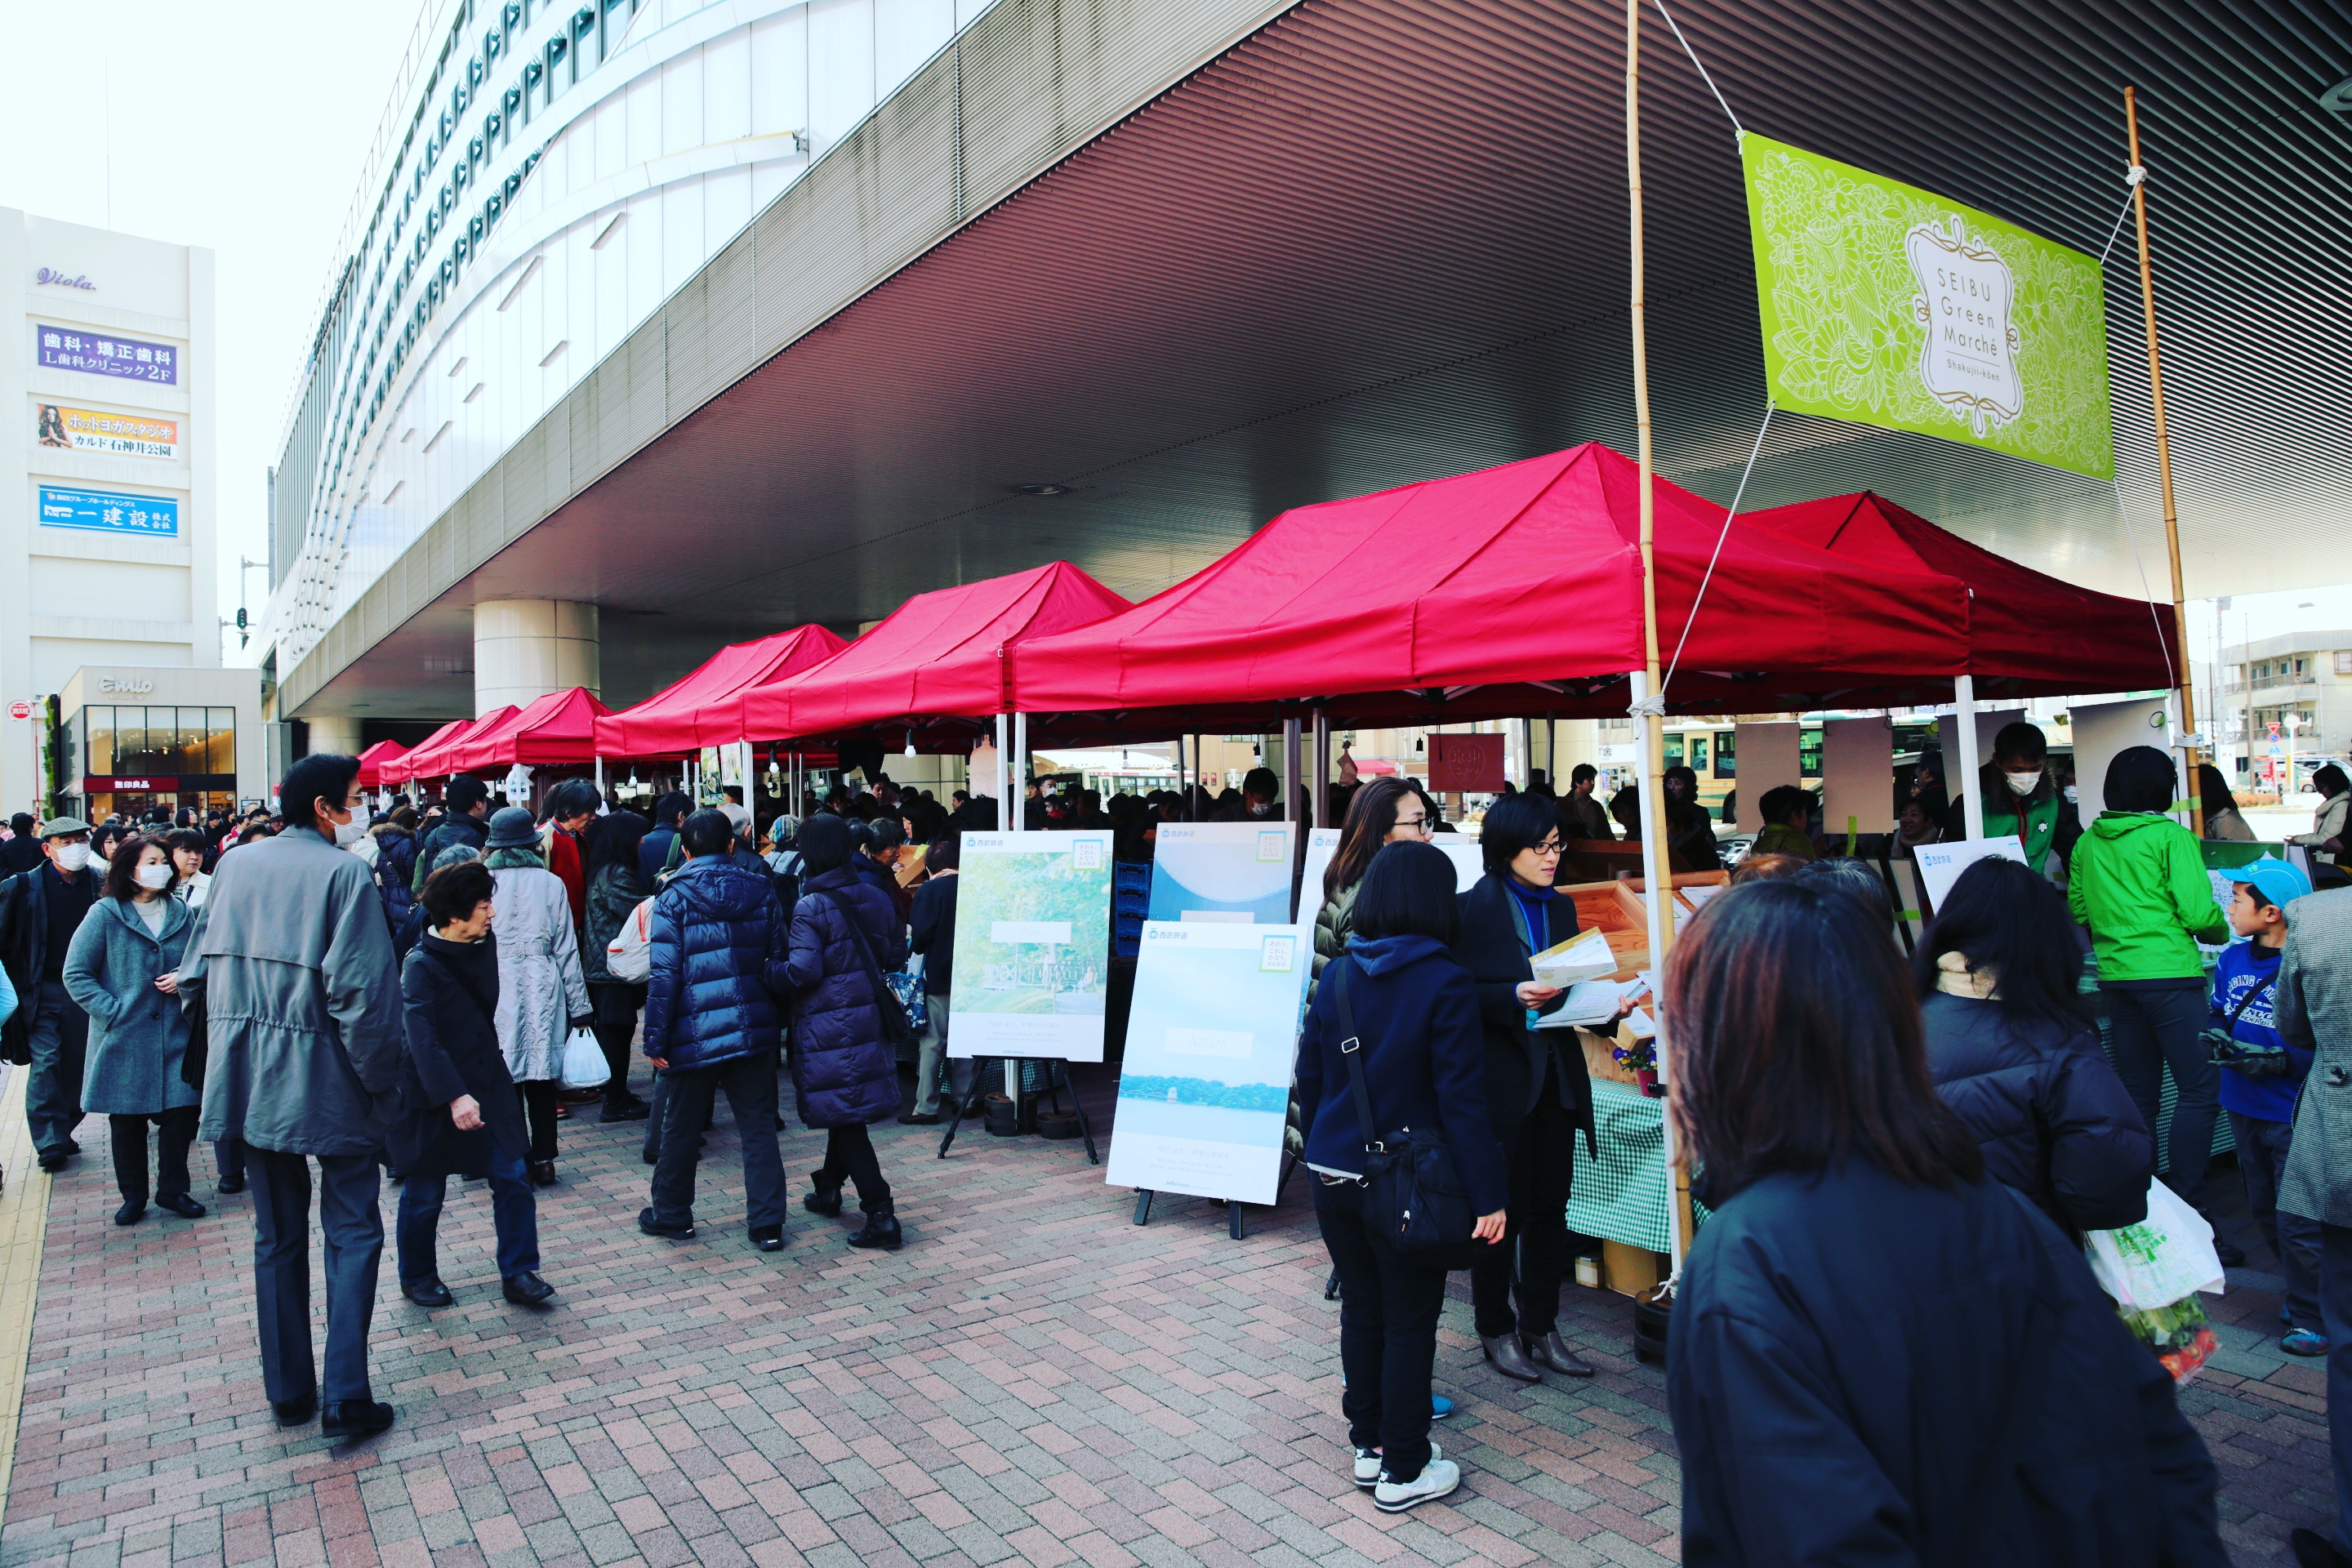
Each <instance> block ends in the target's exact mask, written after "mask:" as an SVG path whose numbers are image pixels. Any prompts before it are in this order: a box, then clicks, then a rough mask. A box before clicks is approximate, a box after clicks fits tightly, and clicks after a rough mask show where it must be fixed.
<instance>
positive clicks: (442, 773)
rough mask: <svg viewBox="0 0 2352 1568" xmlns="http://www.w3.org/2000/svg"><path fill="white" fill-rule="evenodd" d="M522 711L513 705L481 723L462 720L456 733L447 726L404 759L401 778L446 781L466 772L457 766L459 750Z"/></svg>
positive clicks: (495, 710)
mask: <svg viewBox="0 0 2352 1568" xmlns="http://www.w3.org/2000/svg"><path fill="white" fill-rule="evenodd" d="M517 711H519V710H517V709H516V707H515V706H514V704H513V703H511V702H509V703H508V704H507V705H506V706H504V707H502V708H493V709H491V710H489V711H488V712H487V713H485V714H483V715H481V716H480V717H479V718H477V719H466V720H459V721H457V728H455V729H454V730H453V729H451V728H450V727H449V726H447V725H444V726H442V728H441V729H439V730H437V731H435V732H434V735H433V737H432V738H430V739H428V740H426V742H425V744H423V745H421V746H419V747H417V748H416V750H415V751H413V752H409V753H408V755H406V756H404V757H403V758H401V759H400V763H399V766H400V768H401V769H402V773H401V776H402V777H404V778H409V779H437V778H446V777H447V776H448V775H449V774H451V773H464V772H465V771H466V770H465V769H464V768H463V767H460V766H459V765H458V763H457V752H458V748H460V747H461V746H463V745H465V744H466V742H468V741H471V740H474V739H476V738H477V737H478V736H482V735H487V734H488V733H489V732H490V731H493V730H495V729H497V728H498V727H499V725H501V724H503V723H505V722H506V721H508V720H509V719H511V718H513V717H514V716H515V714H516V713H517Z"/></svg>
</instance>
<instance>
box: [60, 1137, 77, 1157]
mask: <svg viewBox="0 0 2352 1568" xmlns="http://www.w3.org/2000/svg"><path fill="white" fill-rule="evenodd" d="M64 1148H65V1152H66V1158H68V1159H69V1160H70V1159H71V1158H73V1157H74V1156H75V1155H76V1154H79V1153H80V1152H81V1143H80V1142H79V1140H76V1139H72V1138H68V1139H67V1140H66V1141H65V1144H64Z"/></svg>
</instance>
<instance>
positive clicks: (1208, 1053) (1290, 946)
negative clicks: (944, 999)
mask: <svg viewBox="0 0 2352 1568" xmlns="http://www.w3.org/2000/svg"><path fill="white" fill-rule="evenodd" d="M959 942H961V938H960V937H959ZM1313 952H1314V933H1313V931H1312V929H1311V928H1309V927H1307V926H1305V925H1273V926H1268V925H1246V926H1245V925H1238V924H1234V923H1230V922H1226V921H1211V922H1202V921H1146V922H1145V923H1144V927H1143V938H1142V943H1141V949H1140V952H1139V956H1138V958H1137V961H1136V970H1135V1008H1134V1012H1133V1013H1132V1014H1131V1015H1130V1016H1129V1023H1128V1028H1127V1057H1126V1059H1125V1061H1124V1062H1123V1063H1122V1064H1121V1066H1120V1069H1119V1079H1118V1135H1117V1136H1116V1137H1114V1138H1113V1139H1112V1140H1111V1149H1110V1164H1109V1166H1108V1169H1107V1170H1106V1172H1105V1173H1104V1174H1105V1180H1107V1181H1108V1183H1109V1184H1111V1185H1113V1186H1122V1187H1148V1188H1150V1189H1151V1190H1152V1191H1154V1192H1161V1193H1185V1194H1191V1195H1192V1196H1194V1197H1203V1198H1229V1199H1234V1200H1236V1201H1239V1202H1242V1203H1252V1204H1271V1203H1272V1202H1274V1197H1275V1185H1276V1181H1277V1180H1278V1179H1279V1177H1280V1175H1281V1170H1282V1128H1283V1122H1284V1121H1285V1119H1286V1115H1287V1113H1288V1110H1289V1107H1290V1075H1291V1069H1292V1068H1293V1067H1294V1065H1295V1064H1296V1061H1297V1042H1298V1023H1299V1016H1300V1014H1301V1012H1302V1010H1303V1009H1304V1008H1305V1006H1306V1002H1307V974H1308V972H1309V971H1310V969H1311V968H1312V967H1313V965H1312V963H1311V958H1312V954H1313ZM962 967H963V958H962V952H961V947H960V946H959V950H958V952H957V958H956V968H957V979H958V983H959V984H961V978H962ZM962 1026H963V1017H962V1015H961V1014H958V1015H957V1016H956V1027H957V1028H959V1029H961V1027H962Z"/></svg>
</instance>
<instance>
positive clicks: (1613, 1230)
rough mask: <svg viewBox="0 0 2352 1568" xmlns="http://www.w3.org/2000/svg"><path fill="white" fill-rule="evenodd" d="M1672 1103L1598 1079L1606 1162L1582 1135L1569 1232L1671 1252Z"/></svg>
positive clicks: (1595, 1113)
mask: <svg viewBox="0 0 2352 1568" xmlns="http://www.w3.org/2000/svg"><path fill="white" fill-rule="evenodd" d="M1665 1109H1666V1102H1665V1101H1664V1100H1652V1099H1650V1098H1649V1097H1648V1096H1647V1095H1644V1094H1643V1093H1642V1091H1641V1090H1639V1089H1633V1088H1631V1087H1629V1086H1627V1085H1625V1084H1622V1083H1612V1082H1610V1081H1608V1080H1607V1079H1595V1080H1594V1081H1593V1085H1592V1126H1593V1131H1595V1132H1596V1133H1597V1134H1598V1135H1599V1141H1600V1144H1601V1158H1600V1159H1599V1160H1597V1161H1596V1160H1595V1159H1593V1157H1592V1155H1591V1152H1590V1151H1588V1150H1587V1149H1586V1148H1585V1146H1584V1139H1583V1137H1582V1136H1581V1135H1579V1136H1578V1137H1577V1138H1575V1139H1574V1140H1572V1142H1574V1144H1575V1147H1576V1174H1575V1179H1574V1181H1573V1182H1572V1183H1571V1184H1570V1188H1569V1200H1568V1228H1569V1229H1570V1230H1571V1231H1574V1232H1577V1233H1579V1234H1580V1235H1584V1236H1598V1237H1604V1238H1605V1239H1607V1240H1610V1241H1622V1242H1623V1243H1624V1244H1625V1245H1626V1246H1628V1247H1648V1248H1649V1249H1650V1250H1651V1251H1653V1252H1665V1251H1668V1250H1670V1248H1669V1247H1668V1244H1667V1221H1666V1215H1667V1213H1668V1205H1671V1204H1672V1203H1673V1201H1674V1184H1673V1183H1672V1182H1671V1181H1670V1180H1669V1179H1668V1176H1667V1171H1666V1131H1665Z"/></svg>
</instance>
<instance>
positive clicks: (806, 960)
mask: <svg viewBox="0 0 2352 1568" xmlns="http://www.w3.org/2000/svg"><path fill="white" fill-rule="evenodd" d="M800 851H801V862H802V865H801V875H802V879H803V880H802V882H801V898H800V902H799V903H797V904H795V905H793V930H792V948H791V954H790V956H789V957H788V958H787V959H786V961H785V964H784V971H785V973H784V974H783V976H782V980H781V981H780V982H772V984H775V988H776V990H777V991H778V993H779V994H783V993H786V992H787V991H789V994H791V996H792V998H793V1089H794V1090H795V1091H796V1092H797V1093H798V1095H799V1097H800V1108H801V1120H802V1121H805V1122H807V1123H808V1124H809V1125H810V1126H811V1127H822V1128H824V1129H825V1134H826V1135H825V1147H824V1165H823V1166H822V1167H820V1168H819V1169H817V1170H815V1171H813V1172H811V1173H810V1177H811V1179H812V1181H813V1182H814V1191H812V1192H810V1193H809V1194H808V1195H807V1196H806V1197H804V1198H803V1199H802V1200H801V1203H802V1204H803V1206H805V1207H806V1208H807V1209H808V1210H809V1211H810V1212H811V1213H814V1214H821V1215H837V1214H839V1213H840V1212H841V1188H842V1184H843V1183H844V1182H845V1181H847V1182H854V1183H856V1186H857V1206H858V1207H859V1208H861V1209H863V1210H865V1211H866V1228H865V1229H863V1230H861V1231H859V1232H858V1233H857V1234H856V1236H853V1237H850V1238H849V1244H850V1245H851V1246H852V1247H887V1248H892V1249H895V1248H897V1247H898V1244H899V1240H900V1236H899V1230H898V1215H897V1213H896V1211H895V1210H894V1209H893V1208H892V1206H891V1203H890V1184H888V1183H887V1182H886V1181H884V1180H883V1179H882V1168H881V1166H880V1165H879V1164H878V1163H877V1162H876V1160H875V1158H874V1143H873V1141H872V1140H871V1139H870V1138H869V1137H868V1136H867V1135H866V1126H867V1124H868V1123H870V1122H875V1121H882V1120H884V1119H885V1118H887V1117H892V1116H896V1115H897V1114H898V1057H897V1054H896V1053H895V1052H893V1051H892V1050H891V1048H890V1043H889V1041H887V1039H885V1038H884V1037H883V1035H882V1009H881V1006H880V998H879V997H878V996H877V994H876V993H875V982H874V980H873V979H871V978H869V976H868V974H867V972H866V959H865V956H864V955H863V954H861V953H860V952H859V951H858V944H857V942H856V938H855V937H854V936H853V935H852V934H851V929H850V924H849V922H850V920H851V919H852V918H853V917H854V918H855V919H856V921H857V930H858V931H862V932H863V933H864V934H865V938H866V949H867V950H868V951H869V952H871V953H872V955H873V958H874V963H875V965H876V968H877V973H887V972H889V971H891V970H894V969H897V968H898V966H899V965H901V964H903V963H906V962H907V928H906V927H905V926H903V925H901V924H900V923H899V921H898V910H895V909H894V908H892V907H891V903H890V900H889V896H888V895H887V894H886V893H883V892H882V891H880V890H879V889H877V888H875V887H874V886H872V885H871V884H870V883H868V882H866V880H865V879H862V878H860V877H859V876H858V874H857V872H856V868H854V867H852V866H851V864H850V837H849V825H848V824H847V823H845V822H844V821H842V820H841V819H840V818H839V817H837V816H815V817H813V818H811V819H810V820H809V822H808V824H807V826H803V828H802V829H801V832H800Z"/></svg>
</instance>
